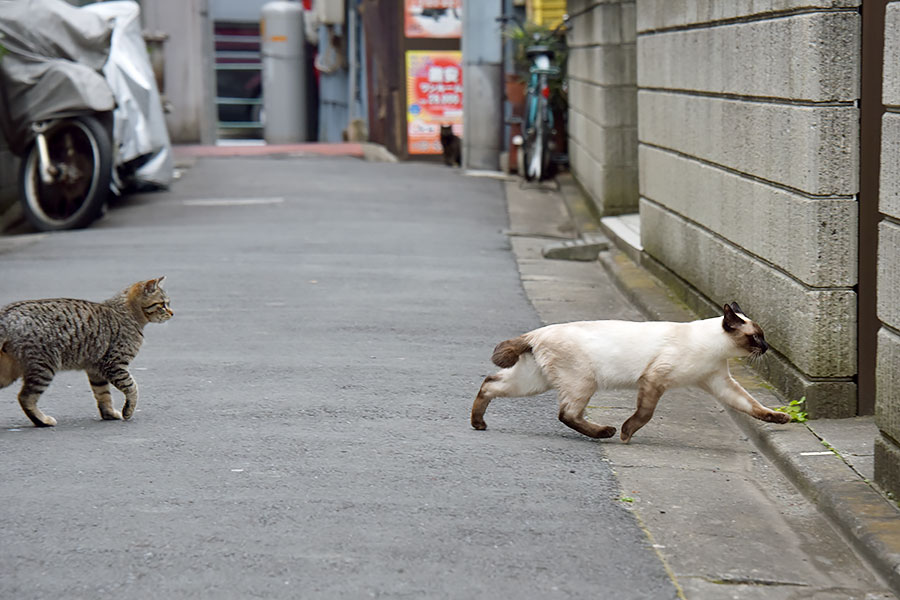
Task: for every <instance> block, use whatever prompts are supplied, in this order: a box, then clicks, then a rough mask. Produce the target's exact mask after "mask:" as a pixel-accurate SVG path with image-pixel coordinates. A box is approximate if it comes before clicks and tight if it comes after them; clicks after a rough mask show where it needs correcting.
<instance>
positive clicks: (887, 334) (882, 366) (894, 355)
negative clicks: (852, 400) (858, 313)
mask: <svg viewBox="0 0 900 600" xmlns="http://www.w3.org/2000/svg"><path fill="white" fill-rule="evenodd" d="M875 424H876V425H878V428H879V429H880V430H881V431H883V432H884V433H886V434H887V435H889V436H891V437H892V438H893V439H895V440H900V335H897V333H896V332H894V331H891V330H889V329H885V328H884V327H882V328H881V329H879V330H878V355H877V358H876V365H875Z"/></svg>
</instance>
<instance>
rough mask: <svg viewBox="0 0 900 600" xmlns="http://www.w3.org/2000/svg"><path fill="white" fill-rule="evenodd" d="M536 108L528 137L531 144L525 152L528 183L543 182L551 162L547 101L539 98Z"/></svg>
mask: <svg viewBox="0 0 900 600" xmlns="http://www.w3.org/2000/svg"><path fill="white" fill-rule="evenodd" d="M536 108H537V110H536V114H535V119H534V126H533V127H532V128H531V129H530V131H529V132H528V135H526V140H527V141H528V142H529V143H528V148H527V149H526V152H525V179H526V180H528V181H543V180H544V178H545V177H546V174H547V166H548V165H549V161H550V152H549V148H548V146H547V144H548V142H549V139H550V135H549V130H548V128H547V126H548V123H547V101H546V99H544V98H540V97H539V98H538V99H537V107H536Z"/></svg>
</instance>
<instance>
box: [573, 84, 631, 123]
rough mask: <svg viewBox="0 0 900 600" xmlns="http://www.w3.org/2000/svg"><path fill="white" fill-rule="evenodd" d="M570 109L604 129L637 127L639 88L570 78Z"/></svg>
mask: <svg viewBox="0 0 900 600" xmlns="http://www.w3.org/2000/svg"><path fill="white" fill-rule="evenodd" d="M569 106H570V107H571V108H572V109H574V110H577V111H578V112H580V113H582V114H584V115H589V116H590V118H591V119H593V120H594V121H595V122H597V123H598V124H599V125H602V126H604V127H620V126H623V125H630V126H632V127H634V126H636V125H637V88H636V87H635V86H633V85H626V86H605V85H597V84H596V83H589V82H587V81H581V80H579V79H574V78H570V79H569Z"/></svg>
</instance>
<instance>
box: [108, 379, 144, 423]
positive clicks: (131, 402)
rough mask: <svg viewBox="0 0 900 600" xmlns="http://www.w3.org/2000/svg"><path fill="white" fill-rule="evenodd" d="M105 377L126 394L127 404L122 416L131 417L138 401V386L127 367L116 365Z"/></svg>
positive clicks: (124, 417)
mask: <svg viewBox="0 0 900 600" xmlns="http://www.w3.org/2000/svg"><path fill="white" fill-rule="evenodd" d="M104 377H106V379H107V380H108V381H109V382H110V383H112V384H113V385H114V386H116V389H117V390H119V391H120V392H122V393H123V394H125V405H124V406H123V407H122V418H123V419H126V420H127V419H130V418H131V415H132V414H134V409H135V407H136V406H137V401H138V386H137V383H136V382H135V381H134V379H133V378H132V377H131V373H129V372H128V371H127V370H126V369H125V367H122V366H116V367H112V368H110V369H108V370H107V371H106V372H105V373H104Z"/></svg>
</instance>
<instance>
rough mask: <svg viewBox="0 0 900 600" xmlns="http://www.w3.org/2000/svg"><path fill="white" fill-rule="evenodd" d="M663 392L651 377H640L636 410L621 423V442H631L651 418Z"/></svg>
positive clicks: (657, 382) (660, 385)
mask: <svg viewBox="0 0 900 600" xmlns="http://www.w3.org/2000/svg"><path fill="white" fill-rule="evenodd" d="M665 390H666V388H665V386H664V385H663V384H662V383H661V382H659V381H657V380H656V379H655V378H653V377H652V376H648V375H641V377H640V379H638V397H637V408H636V409H635V411H634V414H633V415H631V416H630V417H628V420H627V421H625V422H624V423H622V433H621V434H620V437H621V438H622V441H623V442H625V443H628V442H629V441H631V436H633V435H634V434H635V432H637V430H638V429H640V428H641V427H643V426H644V425H646V424H647V423H648V422H649V421H650V419H652V418H653V412H654V411H655V410H656V405H657V403H658V402H659V399H660V397H661V396H662V395H663V392H664V391H665Z"/></svg>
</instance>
